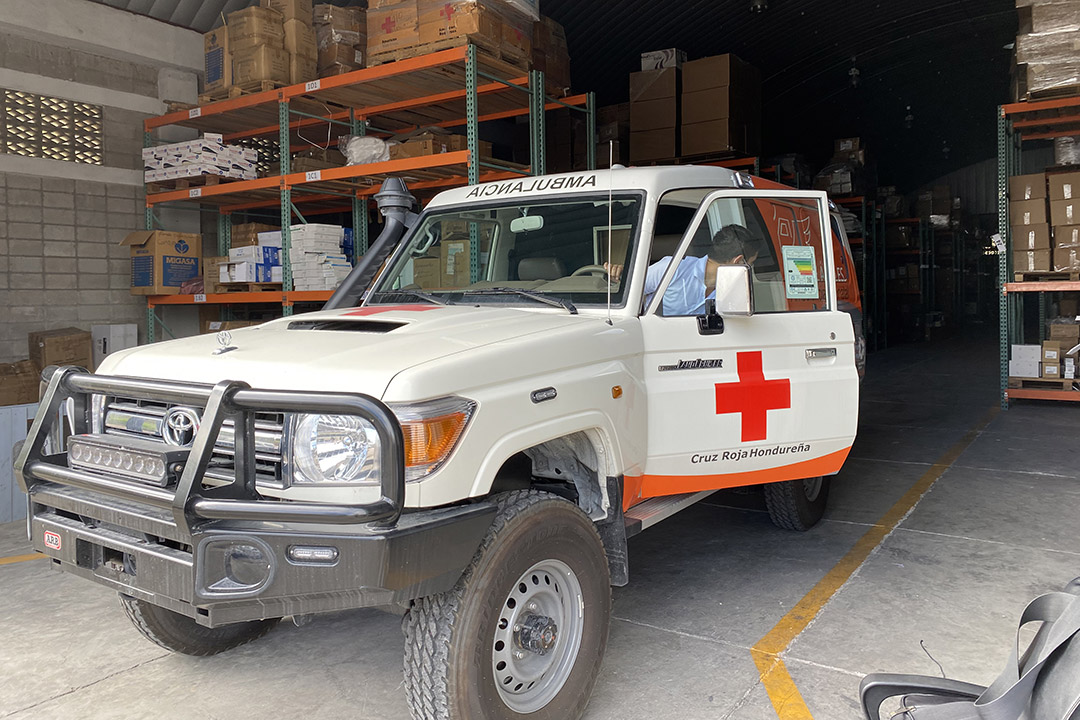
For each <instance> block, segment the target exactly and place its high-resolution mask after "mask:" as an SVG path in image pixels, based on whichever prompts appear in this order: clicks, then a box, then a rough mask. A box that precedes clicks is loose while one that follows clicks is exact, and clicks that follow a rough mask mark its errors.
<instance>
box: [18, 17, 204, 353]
mask: <svg viewBox="0 0 1080 720" xmlns="http://www.w3.org/2000/svg"><path fill="white" fill-rule="evenodd" d="M23 10H25V8H23ZM53 10H55V11H57V13H58V14H57V16H56V18H55V20H56V22H52V23H47V22H41V21H40V18H39V17H38V16H37V15H35V14H33V13H30V12H26V14H25V17H20V16H19V13H14V14H12V15H11V16H10V17H8V18H2V19H0V88H5V89H14V90H23V91H28V92H35V93H39V94H42V95H51V96H55V97H62V98H68V99H72V100H77V101H80V102H90V103H94V104H97V105H100V106H101V107H102V122H103V160H104V162H103V164H102V165H101V166H93V165H83V164H76V163H69V162H60V161H55V160H44V159H39V158H25V157H17V156H11V155H5V154H3V153H0V308H3V309H4V312H2V313H0V362H13V361H16V360H21V359H24V358H26V357H27V350H28V348H27V341H26V336H27V333H29V332H31V331H34V330H43V329H52V328H59V327H65V326H69V325H73V326H76V327H81V328H84V329H89V327H90V326H91V325H93V324H99V323H131V322H134V323H138V324H139V327H140V338H141V339H145V337H146V335H145V332H146V328H145V324H146V323H145V318H146V302H145V299H144V298H142V297H138V296H132V295H131V294H130V292H129V290H128V287H129V280H130V261H129V251H128V248H126V247H122V246H120V244H119V243H120V241H121V240H122V239H123V238H124V236H125V235H126V234H127V233H128V232H130V231H132V230H139V229H142V228H143V227H144V224H145V204H144V189H143V184H142V159H141V155H140V150H141V149H142V145H143V125H142V121H143V119H144V118H146V117H149V116H152V115H155V114H158V113H161V112H164V110H165V106H164V103H163V101H164V100H180V101H188V102H193V101H194V99H195V93H196V88H197V71H198V64H197V61H198V60H199V59H200V58H201V48H202V38H201V36H200V35H199V34H198V33H195V32H192V31H188V30H183V29H180V28H176V27H173V26H169V25H166V24H164V23H159V22H156V21H153V20H150V19H149V18H142V17H138V16H133V15H131V14H130V13H125V12H123V11H119V10H116V9H114V8H110V7H108V6H106V5H101V4H98V3H93V2H88V1H87V0H50V12H51V11H53ZM19 12H22V10H20V11H19ZM19 23H22V25H21V26H20V24H19ZM90 30H93V32H90ZM135 31H137V33H138V37H139V40H138V42H136V43H133V42H131V41H130V40H131V37H132V32H135ZM50 33H52V34H50ZM140 43H141V46H142V47H144V48H150V47H154V48H160V49H161V54H160V56H155V57H144V56H133V55H132V53H131V49H132V48H133V47H136V46H139V44H140ZM0 121H2V120H0ZM169 139H172V138H169ZM163 214H165V213H163ZM169 221H170V224H169V227H170V228H171V229H176V230H183V231H189V232H190V231H194V232H197V231H198V223H199V219H198V213H197V212H188V213H183V214H181V215H180V216H179V217H177V216H176V214H173V215H172V216H171V217H169Z"/></svg>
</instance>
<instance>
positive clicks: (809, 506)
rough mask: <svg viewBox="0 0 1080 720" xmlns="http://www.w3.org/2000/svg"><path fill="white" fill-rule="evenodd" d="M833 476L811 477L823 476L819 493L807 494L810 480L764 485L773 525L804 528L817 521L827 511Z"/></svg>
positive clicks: (783, 527)
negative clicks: (830, 482) (810, 495)
mask: <svg viewBox="0 0 1080 720" xmlns="http://www.w3.org/2000/svg"><path fill="white" fill-rule="evenodd" d="M830 479H831V478H828V477H822V478H811V480H820V481H821V486H820V487H819V488H818V491H817V494H816V495H815V496H813V497H809V496H808V494H807V482H808V480H786V481H784V482H775V483H769V484H768V485H765V486H763V490H764V491H765V506H766V507H767V508H768V509H769V518H770V519H772V522H773V525H775V526H776V527H778V528H781V529H783V530H797V531H800V532H805V531H807V530H809V529H810V528H812V527H814V526H815V525H817V523H818V521H819V520H821V518H822V516H823V515H825V506H826V504H827V503H828V500H829V480H830Z"/></svg>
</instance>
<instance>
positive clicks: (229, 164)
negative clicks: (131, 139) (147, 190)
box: [142, 133, 258, 183]
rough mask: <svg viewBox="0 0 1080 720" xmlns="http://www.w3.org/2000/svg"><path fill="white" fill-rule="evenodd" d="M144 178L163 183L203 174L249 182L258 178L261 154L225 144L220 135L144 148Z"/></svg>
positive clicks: (208, 135)
mask: <svg viewBox="0 0 1080 720" xmlns="http://www.w3.org/2000/svg"><path fill="white" fill-rule="evenodd" d="M142 158H143V171H144V172H143V179H144V181H145V182H148V183H151V182H163V181H166V180H179V179H182V178H191V177H198V176H200V175H218V176H221V177H228V178H237V179H241V180H250V179H253V178H255V177H256V170H255V163H256V161H257V160H258V153H257V152H256V151H255V150H251V149H248V148H242V147H240V146H238V145H226V144H224V143H223V142H222V141H221V136H220V135H213V134H211V133H207V134H206V135H205V136H204V137H203V138H202V139H200V140H187V141H185V142H179V143H172V144H171V145H155V146H154V147H148V148H143V151H142Z"/></svg>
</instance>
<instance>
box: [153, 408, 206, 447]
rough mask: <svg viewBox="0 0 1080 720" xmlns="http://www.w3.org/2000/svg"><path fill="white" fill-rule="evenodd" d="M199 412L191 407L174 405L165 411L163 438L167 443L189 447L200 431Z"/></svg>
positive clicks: (162, 429) (162, 428)
mask: <svg viewBox="0 0 1080 720" xmlns="http://www.w3.org/2000/svg"><path fill="white" fill-rule="evenodd" d="M199 421H200V419H199V413H197V412H196V411H195V410H193V409H192V408H189V407H174V408H171V409H170V410H169V412H167V413H165V421H164V422H163V423H162V426H161V439H162V440H164V441H165V444H166V445H173V446H175V447H187V446H188V445H190V444H191V443H192V442H193V441H194V440H195V434H196V433H198V432H199Z"/></svg>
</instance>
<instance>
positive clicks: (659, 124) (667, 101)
mask: <svg viewBox="0 0 1080 720" xmlns="http://www.w3.org/2000/svg"><path fill="white" fill-rule="evenodd" d="M678 126H679V101H678V99H677V98H674V97H666V98H659V99H657V100H642V101H638V102H634V103H631V104H630V129H631V130H632V131H633V132H641V131H643V130H660V129H662V128H675V127H678Z"/></svg>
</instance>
